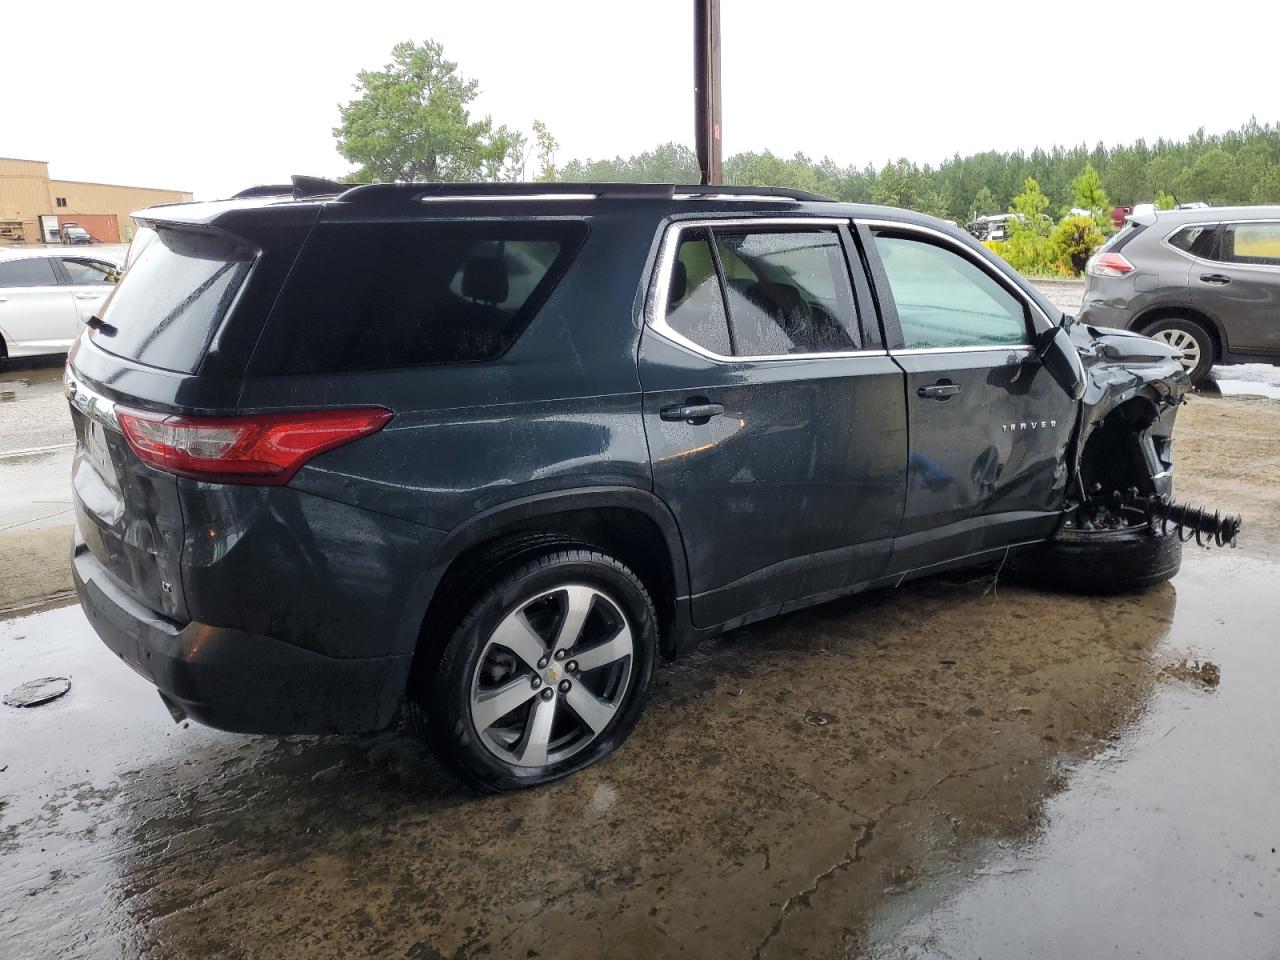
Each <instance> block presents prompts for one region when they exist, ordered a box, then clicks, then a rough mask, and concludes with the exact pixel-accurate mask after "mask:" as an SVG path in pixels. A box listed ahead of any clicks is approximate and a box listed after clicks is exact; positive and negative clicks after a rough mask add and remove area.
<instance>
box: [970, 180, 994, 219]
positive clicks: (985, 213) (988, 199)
mask: <svg viewBox="0 0 1280 960" xmlns="http://www.w3.org/2000/svg"><path fill="white" fill-rule="evenodd" d="M970 206H971V209H970V211H969V213H970V214H971V215H972V216H975V217H989V216H991V215H992V214H993V213H999V212H1000V203H999V202H998V201H997V200H996V195H995V194H994V193H992V192H991V188H990V187H988V186H986V185H985V184H984V185H983V187H982V189H981V190H979V191H978V195H977V196H976V197H974V198H973V203H972V204H971V205H970Z"/></svg>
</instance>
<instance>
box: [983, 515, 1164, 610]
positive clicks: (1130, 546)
mask: <svg viewBox="0 0 1280 960" xmlns="http://www.w3.org/2000/svg"><path fill="white" fill-rule="evenodd" d="M1181 566H1182V541H1181V540H1179V539H1178V537H1177V535H1176V534H1174V533H1168V534H1157V533H1155V532H1154V531H1153V530H1152V529H1151V527H1149V526H1148V525H1146V524H1143V525H1142V526H1139V527H1125V528H1122V529H1119V530H1079V529H1076V528H1074V527H1064V528H1062V529H1061V530H1059V531H1058V533H1057V534H1056V535H1055V536H1054V538H1053V539H1052V540H1047V541H1045V542H1044V543H1038V544H1035V545H1034V546H1031V547H1024V548H1022V549H1021V550H1018V551H1015V552H1014V553H1011V554H1010V555H1009V561H1008V567H1009V570H1010V572H1011V573H1013V575H1014V576H1015V577H1016V578H1017V579H1019V580H1022V581H1024V582H1026V583H1030V584H1033V585H1035V586H1042V587H1051V588H1053V589H1057V590H1066V591H1070V592H1072V593H1084V594H1091V595H1098V596H1105V595H1108V594H1116V593H1131V592H1136V591H1140V590H1145V589H1147V588H1148V587H1152V586H1155V585H1156V584H1157V583H1164V582H1165V581H1166V580H1169V579H1171V578H1172V577H1173V576H1174V575H1175V574H1176V573H1177V572H1178V570H1179V568H1181Z"/></svg>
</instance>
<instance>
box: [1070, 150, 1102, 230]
mask: <svg viewBox="0 0 1280 960" xmlns="http://www.w3.org/2000/svg"><path fill="white" fill-rule="evenodd" d="M1071 198H1072V202H1073V205H1074V206H1075V207H1077V208H1078V209H1080V210H1088V211H1089V215H1090V216H1091V217H1093V220H1094V222H1095V223H1096V224H1097V225H1098V227H1099V229H1103V228H1104V226H1105V228H1106V229H1110V227H1111V201H1110V200H1108V199H1107V193H1106V191H1105V190H1103V189H1102V178H1101V177H1100V176H1098V171H1097V170H1095V169H1093V164H1092V163H1086V164H1085V165H1084V169H1083V170H1081V171H1080V176H1078V177H1076V178H1075V179H1074V180H1072V181H1071Z"/></svg>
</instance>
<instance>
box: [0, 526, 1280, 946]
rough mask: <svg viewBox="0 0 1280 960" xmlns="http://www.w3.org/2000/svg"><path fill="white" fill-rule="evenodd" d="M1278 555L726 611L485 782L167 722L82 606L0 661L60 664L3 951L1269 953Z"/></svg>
mask: <svg viewBox="0 0 1280 960" xmlns="http://www.w3.org/2000/svg"><path fill="white" fill-rule="evenodd" d="M1278 572H1280V566H1278V565H1277V563H1276V562H1275V561H1272V560H1266V559H1260V558H1258V557H1255V556H1250V555H1249V553H1247V552H1245V551H1243V550H1241V551H1213V552H1209V551H1194V552H1189V553H1188V555H1187V558H1186V562H1185V564H1184V568H1183V571H1182V573H1181V574H1179V576H1178V577H1177V578H1176V579H1175V580H1174V581H1173V583H1172V584H1169V585H1165V586H1162V587H1160V588H1159V589H1157V590H1155V591H1153V592H1152V593H1149V594H1146V595H1142V596H1135V597H1121V598H1110V599H1101V598H1079V597H1070V596H1065V595H1050V594H1044V593H1039V592H1035V591H1031V590H1027V589H1024V588H1021V587H1018V586H1016V585H1014V584H1012V583H1009V582H1007V580H1006V579H1003V578H1000V579H995V580H994V581H993V579H992V576H991V574H990V573H989V572H988V573H982V572H978V573H974V574H971V575H969V577H968V578H967V579H965V578H954V579H950V580H935V581H929V582H925V583H920V584H916V585H912V586H908V587H905V588H903V589H901V590H899V591H896V592H895V591H885V592H881V593H876V594H873V595H869V596H865V597H862V598H860V599H857V600H850V601H847V602H840V603H835V604H831V605H828V606H826V607H823V608H819V609H816V610H813V611H809V612H806V613H801V614H797V615H793V616H790V617H787V618H785V619H782V620H779V621H776V622H774V623H771V624H761V625H758V626H755V627H750V628H747V629H744V630H739V631H736V632H734V633H732V634H730V635H728V636H726V637H724V638H721V639H720V640H718V641H716V642H713V643H709V644H706V645H704V646H703V647H701V648H700V649H699V650H698V651H697V652H696V653H695V654H694V655H693V656H691V657H690V658H688V659H687V660H683V661H681V662H679V663H678V664H676V665H675V666H672V667H668V668H665V669H663V670H661V671H660V672H659V673H658V674H657V676H656V683H655V687H654V690H653V695H652V698H651V701H650V703H649V705H648V709H647V711H646V714H645V717H644V718H643V720H642V721H641V723H640V725H639V727H638V729H637V730H636V732H635V734H634V735H633V736H632V738H631V739H630V740H629V741H628V743H627V744H626V745H624V747H623V748H622V749H621V750H620V751H619V752H618V753H617V754H615V755H614V756H613V757H611V758H609V759H608V760H606V761H605V762H603V763H601V764H599V765H597V766H596V767H593V768H591V769H589V770H587V771H585V772H583V773H581V774H579V775H578V776H576V777H573V778H571V779H569V780H567V781H563V782H560V783H557V784H553V785H550V786H548V787H545V788H542V789H538V790H534V791H530V792H524V793H520V794H516V795H509V796H496V797H480V796H476V795H474V794H472V793H470V792H468V791H467V790H465V789H463V788H461V787H459V786H458V785H457V784H455V783H454V782H453V781H452V780H451V779H450V778H449V777H448V776H447V775H446V774H445V773H444V772H443V771H441V770H440V769H439V768H438V767H437V766H436V764H435V763H434V762H433V761H432V760H431V758H430V757H429V756H427V755H426V754H425V753H424V752H423V751H422V750H421V749H420V748H419V747H418V746H417V745H416V743H415V742H414V741H412V740H410V739H408V738H405V737H401V736H398V735H396V734H385V735H379V736H373V737H352V738H284V739H281V738H267V737H249V736H240V735H234V734H226V733H220V732H217V731H213V730H208V729H204V728H201V727H198V726H194V725H175V724H174V723H173V722H172V721H171V720H170V718H169V716H168V714H167V713H166V712H165V710H164V708H163V707H162V706H161V704H160V701H159V699H158V698H157V696H156V694H155V692H154V691H153V690H152V689H151V687H150V686H149V685H148V684H147V683H146V682H145V681H143V680H142V679H141V678H139V677H137V676H135V675H134V674H133V673H131V672H130V671H129V670H128V669H127V668H125V667H124V666H123V665H122V664H121V663H120V662H118V661H117V660H115V658H114V657H113V656H112V655H111V654H110V653H109V652H108V651H107V650H106V649H105V648H104V647H103V646H102V645H101V644H100V643H99V642H98V641H97V639H96V638H95V637H94V635H93V634H92V631H91V630H90V629H89V627H88V625H87V623H86V622H85V620H84V617H83V615H82V614H81V613H80V611H79V609H78V608H77V607H75V606H65V607H62V608H58V609H53V610H49V611H45V612H40V613H36V614H34V615H29V616H25V617H20V618H16V619H10V620H7V621H3V622H0V678H3V684H0V685H4V686H5V687H6V689H7V688H8V687H9V686H11V685H15V684H16V683H17V682H19V681H22V680H28V679H33V678H36V677H43V676H49V675H67V676H69V677H70V678H71V680H72V684H73V686H72V689H71V692H70V693H69V694H68V695H67V696H66V697H64V698H62V699H61V700H58V701H55V702H54V703H51V704H48V705H46V706H43V707H38V708H32V709H27V710H15V709H11V708H0V709H3V711H4V712H3V713H2V714H0V768H3V770H2V771H0V798H2V799H0V876H3V877H4V878H5V880H4V883H3V885H0V944H3V945H4V946H3V947H2V948H0V955H3V956H5V957H14V958H24V960H26V958H33V960H34V958H44V957H95V958H96V957H117V956H121V957H222V958H238V957H279V958H292V957H309V958H314V957H353V956H359V957H364V956H377V957H403V958H412V960H422V958H436V957H537V956H541V957H566V958H569V957H572V958H592V957H627V958H631V957H634V958H641V957H665V956H689V957H854V956H857V957H876V958H881V957H884V958H888V957H955V958H959V957H966V958H967V957H983V958H987V960H991V958H1001V957H1009V958H1025V957H1096V956H1119V957H1138V956H1150V957H1161V958H1175V957H1188V958H1190V957H1206V956H1222V957H1231V958H1239V960H1245V958H1274V957H1276V956H1277V955H1280V946H1278V945H1280V855H1278V854H1277V853H1276V848H1277V847H1280V819H1278V818H1277V813H1280V807H1278V806H1277V800H1276V798H1277V796H1280V747H1277V744H1276V737H1275V734H1276V729H1277V724H1276V720H1277V716H1278V713H1280V710H1278V708H1277V706H1276V697H1275V687H1276V677H1277V675H1278V674H1280V650H1278V648H1277V645H1276V641H1275V637H1276V631H1275V623H1274V620H1275V613H1276V602H1275V598H1274V597H1275V594H1274V589H1275V588H1274V585H1275V583H1276V575H1277V573H1278ZM1202 661H1209V662H1211V663H1213V664H1214V665H1215V666H1216V667H1217V668H1218V670H1219V671H1220V680H1219V682H1218V683H1217V684H1216V685H1214V686H1211V685H1208V684H1207V683H1206V682H1205V681H1204V679H1201V678H1202V677H1206V678H1208V679H1212V674H1211V672H1209V671H1206V672H1202V671H1200V670H1199V665H1200V663H1201V662H1202Z"/></svg>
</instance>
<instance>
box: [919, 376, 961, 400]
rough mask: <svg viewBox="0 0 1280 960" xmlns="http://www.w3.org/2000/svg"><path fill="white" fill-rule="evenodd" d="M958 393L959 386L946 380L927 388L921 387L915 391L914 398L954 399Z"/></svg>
mask: <svg viewBox="0 0 1280 960" xmlns="http://www.w3.org/2000/svg"><path fill="white" fill-rule="evenodd" d="M959 392H960V384H958V383H951V382H950V381H947V380H939V381H938V382H937V383H932V384H930V385H929V386H927V387H921V388H920V389H919V390H917V391H916V396H918V397H924V398H925V399H933V400H946V399H947V398H948V397H954V396H955V395H956V394H957V393H959Z"/></svg>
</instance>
